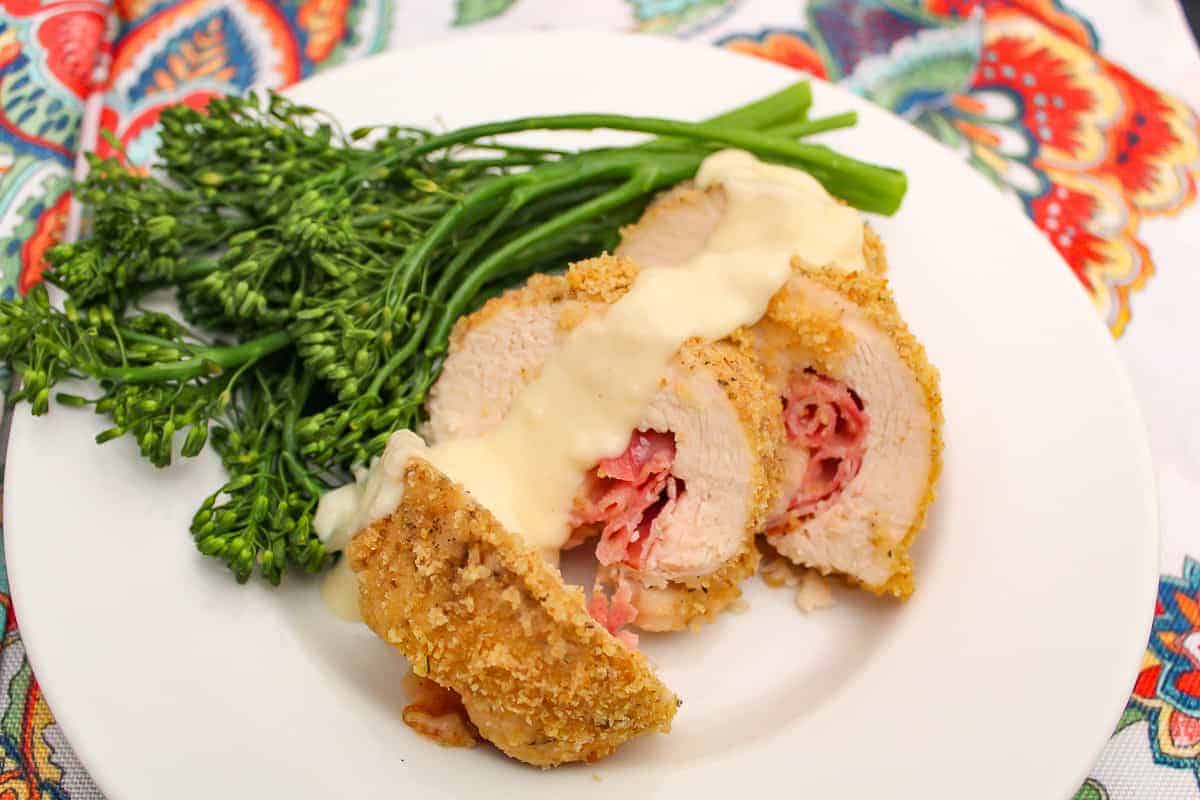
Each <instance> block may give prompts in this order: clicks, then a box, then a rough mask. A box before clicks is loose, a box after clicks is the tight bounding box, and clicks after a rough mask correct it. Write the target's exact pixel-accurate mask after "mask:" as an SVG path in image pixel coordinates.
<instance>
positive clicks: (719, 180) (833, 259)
mask: <svg viewBox="0 0 1200 800" xmlns="http://www.w3.org/2000/svg"><path fill="white" fill-rule="evenodd" d="M696 182H697V184H698V185H699V186H700V187H701V188H707V187H711V186H717V185H720V186H722V187H723V188H724V191H725V194H726V199H727V202H726V209H725V213H724V214H723V215H722V218H721V220H720V222H719V223H718V225H717V227H716V229H715V230H714V231H713V233H712V234H711V235H710V237H709V239H708V241H707V242H706V243H705V246H704V248H703V249H702V250H701V251H700V252H699V253H698V254H697V255H696V256H694V257H693V258H691V259H690V260H688V261H687V262H685V263H683V264H681V265H678V266H676V267H673V268H670V269H648V270H643V271H642V272H641V273H639V275H638V276H637V279H636V280H635V282H634V284H633V286H632V287H631V288H630V289H629V291H628V292H627V293H626V294H625V295H624V296H623V297H621V298H620V299H619V300H617V301H616V302H615V303H613V304H612V305H611V306H609V307H608V308H607V309H605V311H604V313H602V314H596V315H594V316H591V317H589V318H588V319H586V320H584V321H583V322H582V323H581V324H580V325H578V326H577V327H576V328H575V329H573V330H572V331H571V333H570V334H569V335H568V336H567V338H566V340H565V341H564V343H563V345H562V347H561V348H560V349H559V350H558V351H557V352H556V353H555V354H554V355H553V357H552V358H551V359H550V360H549V361H548V362H547V363H546V364H545V366H544V367H543V369H542V372H541V374H540V375H539V376H538V377H537V379H535V380H534V381H533V382H531V383H530V384H529V385H528V386H526V387H525V388H524V389H523V390H522V391H521V393H520V394H519V395H518V396H517V399H516V401H515V403H514V405H513V408H512V409H511V410H510V411H509V413H508V416H506V417H505V418H504V420H503V421H502V422H501V423H500V424H499V425H498V426H497V427H496V428H494V429H492V430H491V431H489V432H488V433H486V434H485V435H483V436H480V437H477V438H471V439H461V440H457V441H450V442H445V443H442V444H439V445H437V446H435V447H432V448H430V447H425V445H424V444H423V443H422V442H421V441H420V439H419V438H418V437H416V435H415V434H413V433H411V432H409V431H401V432H399V433H397V434H395V435H394V436H393V437H392V439H391V441H389V443H388V447H387V450H386V452H385V453H384V455H383V457H382V459H381V460H380V461H379V462H378V463H377V464H376V465H375V466H374V467H373V468H372V470H371V473H370V475H369V476H368V477H367V478H366V480H365V482H364V483H363V484H362V485H361V486H360V487H358V488H357V489H356V490H355V492H357V499H356V505H357V509H356V511H355V513H353V514H350V513H348V512H347V511H346V510H345V505H346V503H347V501H348V500H350V499H351V498H355V493H354V492H345V493H343V494H342V495H338V494H337V491H342V490H337V491H335V492H331V493H330V495H328V496H327V497H328V502H329V503H330V506H331V507H330V508H328V509H322V513H319V514H318V518H317V529H318V532H319V533H321V534H322V535H323V536H327V537H330V538H329V546H330V547H331V548H333V549H337V548H339V547H341V546H344V545H345V543H346V542H347V541H348V539H349V537H350V536H351V535H352V534H353V533H355V532H357V531H358V530H360V529H361V528H362V527H364V526H366V525H369V524H370V523H372V522H374V521H376V520H378V519H380V518H382V517H384V516H386V515H387V514H388V513H390V512H391V510H393V509H394V508H395V507H396V506H397V504H398V503H399V501H400V498H401V496H402V492H403V487H402V477H403V471H404V466H405V464H407V462H408V459H409V458H411V457H412V456H413V455H420V456H421V457H423V458H425V459H426V460H428V461H429V462H430V463H431V464H433V466H435V467H437V468H438V469H439V470H441V471H442V472H443V473H445V474H446V475H447V476H448V477H450V478H451V479H453V480H454V481H456V482H457V483H459V484H460V485H462V486H463V487H464V488H465V489H466V490H467V491H468V492H469V493H470V494H471V495H472V496H473V497H474V499H475V500H477V501H478V502H479V503H481V504H482V505H483V506H485V507H486V508H488V509H489V510H490V511H491V512H492V514H493V515H495V517H496V518H497V519H498V520H499V521H500V522H501V523H502V524H503V525H504V526H505V527H506V528H508V529H509V530H510V531H513V532H515V533H519V534H521V535H522V536H523V537H524V538H525V541H526V542H528V543H529V545H530V546H531V547H535V548H538V549H540V550H542V551H543V552H544V553H546V554H547V555H548V557H551V558H555V557H556V556H557V552H558V550H559V549H561V547H562V545H563V544H564V543H565V541H566V540H567V537H568V536H569V534H570V529H569V525H568V517H569V515H570V512H571V507H572V504H573V502H574V499H575V496H576V494H577V493H578V491H579V489H580V486H581V484H582V479H583V475H584V473H585V472H586V471H587V470H589V469H590V468H592V467H593V466H594V465H595V464H596V462H597V461H599V460H600V459H602V458H606V457H610V456H615V455H617V454H619V453H620V452H621V451H622V450H623V449H624V448H625V446H626V444H627V443H628V441H629V433H630V431H631V430H633V429H634V428H635V427H636V426H637V424H638V421H639V418H640V417H641V415H642V413H643V411H644V410H645V408H646V407H647V406H648V405H649V403H650V401H651V399H652V398H653V397H654V395H655V394H656V393H657V392H658V390H659V388H660V385H661V382H662V380H663V375H664V373H665V371H666V369H667V366H668V364H669V363H670V361H671V359H672V358H673V357H674V356H675V354H676V352H677V351H678V350H679V348H680V346H681V345H682V344H683V343H684V342H685V341H687V340H688V339H691V338H693V337H695V338H699V339H703V340H716V339H721V338H723V337H725V336H727V335H729V334H730V333H732V332H733V331H734V330H736V329H737V328H739V327H741V326H745V325H752V324H754V323H755V322H756V321H758V319H759V318H760V317H761V316H762V315H763V313H764V312H765V311H766V308H767V304H768V303H769V302H770V300H771V297H772V296H773V295H774V294H775V293H776V292H777V291H778V290H779V289H780V288H781V287H782V286H783V284H784V282H785V281H786V280H787V278H788V276H789V274H790V272H791V263H792V260H793V258H799V259H801V260H802V261H804V262H805V263H806V264H808V265H811V266H814V267H822V266H838V267H841V268H845V269H858V268H861V267H862V265H863V254H862V246H863V225H862V221H861V219H860V218H859V216H858V214H857V213H856V212H855V211H854V210H853V209H851V208H848V207H846V206H843V205H841V204H839V203H837V202H836V201H835V200H834V199H833V198H832V197H830V196H829V195H828V194H827V193H826V192H825V190H824V189H823V188H822V187H821V185H820V184H819V183H818V182H817V181H816V180H815V179H813V178H812V177H811V176H809V175H807V174H806V173H803V172H799V171H797V170H793V169H790V168H787V167H780V166H776V165H770V164H764V163H762V162H760V161H758V160H757V159H756V158H754V157H753V156H751V155H750V154H748V153H745V152H741V151H737V150H724V151H721V152H719V153H715V154H713V155H712V156H709V157H708V158H707V159H706V160H705V161H704V163H703V165H702V166H701V167H700V170H699V172H698V173H697V175H696ZM325 503H326V500H325V499H323V500H322V506H324V505H325ZM334 505H336V506H337V507H336V508H334V507H333V506H334ZM331 580H332V579H331Z"/></svg>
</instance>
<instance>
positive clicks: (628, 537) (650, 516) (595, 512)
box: [571, 431, 683, 569]
mask: <svg viewBox="0 0 1200 800" xmlns="http://www.w3.org/2000/svg"><path fill="white" fill-rule="evenodd" d="M674 463H675V436H674V435H673V434H670V433H660V432H658V431H634V432H633V435H632V436H630V437H629V444H628V446H626V448H625V450H624V452H622V453H621V454H620V455H618V456H615V457H613V458H606V459H603V460H601V461H600V463H598V464H597V465H596V468H595V469H593V470H592V471H591V472H589V473H588V474H587V476H586V477H585V479H584V485H583V489H582V490H581V491H580V494H579V496H578V498H576V501H575V509H574V512H573V513H572V517H571V524H572V526H573V527H574V528H575V529H576V531H577V534H576V536H574V537H573V539H572V541H573V542H574V543H575V544H579V543H580V538H581V537H583V538H586V536H587V533H586V531H587V530H589V528H588V526H594V525H602V526H603V527H602V528H601V530H600V543H599V544H598V545H597V546H596V558H597V560H598V561H599V562H600V563H601V564H602V565H604V566H608V565H610V564H617V563H623V564H626V565H628V566H630V567H633V568H634V569H640V568H641V567H642V565H643V564H644V563H645V561H646V556H647V555H649V553H650V550H651V548H652V547H654V543H655V539H656V538H657V537H656V533H657V532H656V531H655V528H654V520H655V519H656V518H657V517H658V515H659V514H661V513H663V512H666V513H668V514H669V513H670V511H671V509H672V508H673V507H674V505H675V503H676V502H677V501H678V499H679V497H680V496H681V495H682V493H683V482H682V481H680V480H679V479H678V478H676V477H675V476H673V475H672V474H671V466H672V465H673V464H674Z"/></svg>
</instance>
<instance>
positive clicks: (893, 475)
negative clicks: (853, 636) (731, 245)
mask: <svg viewBox="0 0 1200 800" xmlns="http://www.w3.org/2000/svg"><path fill="white" fill-rule="evenodd" d="M726 202H727V199H726V196H725V192H724V190H723V189H722V188H721V187H719V186H718V187H714V188H710V189H707V190H701V189H698V188H696V187H695V186H693V185H691V184H682V185H680V186H678V187H676V188H674V189H671V190H669V191H667V192H665V193H664V194H663V195H662V196H660V197H659V198H658V199H657V200H656V201H655V202H654V203H653V204H652V205H651V206H650V207H649V208H648V209H647V210H646V212H645V213H644V214H643V215H642V218H641V219H640V220H639V221H638V222H637V223H636V224H634V225H631V226H628V227H627V228H625V229H624V230H623V231H622V241H621V245H620V246H619V247H618V248H617V255H618V256H621V257H625V258H630V259H633V260H636V261H637V262H638V263H639V264H641V265H642V266H643V267H648V268H656V269H661V268H668V269H669V268H671V267H673V266H676V265H679V264H682V263H684V262H685V261H687V260H688V259H689V258H691V257H692V256H694V255H695V254H696V253H698V252H700V250H701V249H702V248H703V247H704V246H705V242H706V241H707V240H708V238H709V236H710V235H711V234H712V233H713V231H715V230H716V229H717V226H718V225H719V224H720V222H721V220H722V217H723V215H724V213H725V209H726ZM863 261H864V263H865V269H857V270H846V269H842V268H839V267H836V266H833V267H822V268H819V269H818V268H813V267H812V266H811V265H808V264H805V263H803V262H801V261H800V260H798V259H797V260H794V261H793V274H792V277H791V278H790V279H789V281H788V283H787V284H786V285H785V286H784V287H783V289H782V290H781V291H780V292H779V293H778V294H777V295H776V296H775V297H774V298H773V299H772V301H771V304H770V306H769V307H768V310H767V313H766V315H765V316H764V317H763V319H762V320H761V321H760V322H759V323H758V324H756V325H754V326H753V327H752V328H750V329H749V330H748V331H740V332H737V333H735V334H734V335H733V337H732V338H733V339H734V340H735V341H737V342H739V343H741V344H742V345H744V346H745V347H746V348H748V349H749V350H751V351H753V352H754V353H755V354H756V357H757V359H758V362H759V364H760V365H761V366H762V368H763V370H764V373H765V376H766V378H767V381H768V382H769V383H770V384H771V385H772V386H773V387H774V390H775V391H776V393H777V394H778V395H779V397H780V398H781V400H782V405H781V413H782V416H783V423H784V425H783V430H784V438H783V440H782V444H781V447H780V452H781V454H782V457H783V462H784V470H783V472H782V473H781V476H782V477H781V482H780V486H779V499H778V502H777V504H776V506H775V508H774V509H773V510H772V514H771V516H770V519H769V520H768V522H767V524H766V532H767V537H768V541H770V542H771V543H772V544H773V545H774V546H775V547H776V548H777V549H778V550H779V551H780V552H781V553H783V554H784V555H786V556H788V558H790V559H792V560H793V561H794V562H796V563H797V564H802V565H804V566H808V567H811V568H813V569H816V570H818V571H820V572H822V573H831V572H835V573H839V574H841V575H844V576H846V577H847V578H849V579H850V580H851V581H853V582H855V583H858V584H860V585H862V586H864V587H866V588H867V589H870V590H871V591H873V592H876V593H878V594H891V595H894V596H897V597H906V596H908V595H909V594H910V593H911V592H912V589H913V579H912V559H911V557H910V556H909V553H908V548H909V546H910V545H911V544H912V541H913V539H914V538H915V536H916V535H917V533H918V532H919V531H920V529H921V528H922V527H923V526H924V523H925V516H926V512H927V509H928V508H929V505H930V503H931V502H932V499H933V493H934V485H935V483H936V481H937V478H938V473H939V471H940V466H941V446H942V443H941V423H942V411H941V396H940V394H939V390H938V378H937V372H936V370H934V369H933V367H932V366H931V365H930V364H929V361H928V359H927V358H926V356H925V351H924V349H923V348H922V347H921V345H920V343H918V342H917V340H916V338H915V337H914V336H913V335H912V333H910V332H909V330H908V327H907V326H906V325H905V324H904V321H903V320H902V319H901V317H900V313H899V311H898V309H897V308H896V304H895V302H894V300H893V299H892V294H891V289H890V287H889V286H888V283H887V279H886V277H885V275H886V273H887V260H886V256H885V253H884V248H883V244H882V243H881V242H880V240H879V239H878V237H876V236H875V234H874V233H873V232H872V231H871V229H870V228H869V227H867V228H866V229H865V231H864V238H863Z"/></svg>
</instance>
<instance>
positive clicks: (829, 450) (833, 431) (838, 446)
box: [783, 369, 871, 516]
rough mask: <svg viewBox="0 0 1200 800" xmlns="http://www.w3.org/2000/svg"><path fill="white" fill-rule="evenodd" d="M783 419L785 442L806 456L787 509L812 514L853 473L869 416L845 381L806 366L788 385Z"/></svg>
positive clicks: (864, 441) (859, 463) (863, 445)
mask: <svg viewBox="0 0 1200 800" xmlns="http://www.w3.org/2000/svg"><path fill="white" fill-rule="evenodd" d="M783 423H784V428H785V429H786V430H787V438H788V443H789V445H791V446H792V447H794V448H799V449H802V450H803V451H804V452H805V453H806V455H807V459H806V463H805V466H804V471H803V474H802V476H801V477H800V479H799V483H798V484H797V486H796V489H795V491H794V493H793V494H792V496H791V498H790V500H789V501H788V505H787V511H788V513H791V514H797V515H800V516H808V515H811V514H815V513H817V512H818V511H819V510H821V508H823V507H824V506H825V505H827V504H828V503H829V502H831V501H832V500H834V499H835V498H836V497H837V496H838V494H840V493H841V491H842V489H844V488H845V487H846V486H847V485H848V484H849V483H850V481H852V480H854V478H855V476H856V475H858V471H859V470H860V469H861V468H862V463H863V456H864V455H866V451H867V428H868V427H869V426H870V424H871V418H870V416H869V415H868V414H867V411H866V408H865V407H864V406H863V402H862V399H861V398H859V396H858V395H857V394H855V392H854V390H853V389H851V388H850V387H849V386H847V385H846V384H845V383H843V382H841V381H839V380H835V379H833V378H830V377H828V376H827V375H821V374H819V373H817V372H816V371H815V370H812V369H805V370H802V371H798V372H797V373H796V374H795V375H793V376H792V379H791V381H790V382H789V383H788V389H787V393H786V394H785V395H784V397H783Z"/></svg>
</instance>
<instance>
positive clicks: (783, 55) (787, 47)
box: [725, 31, 829, 78]
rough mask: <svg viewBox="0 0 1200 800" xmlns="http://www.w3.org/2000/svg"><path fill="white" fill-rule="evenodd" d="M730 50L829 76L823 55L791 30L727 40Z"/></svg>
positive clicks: (811, 73) (818, 75)
mask: <svg viewBox="0 0 1200 800" xmlns="http://www.w3.org/2000/svg"><path fill="white" fill-rule="evenodd" d="M725 46H726V47H728V48H729V49H730V50H735V51H737V52H739V53H745V54H746V55H749V56H755V57H757V58H765V59H766V60H768V61H774V62H775V63H777V64H783V65H784V66H786V67H791V68H792V69H798V70H800V71H801V72H807V73H808V74H810V75H816V76H817V77H818V78H828V77H829V75H828V73H827V72H826V71H825V65H824V64H823V63H822V62H821V56H820V55H819V54H818V53H817V51H816V50H814V49H813V48H812V46H811V45H810V44H808V42H806V41H804V39H802V38H801V37H800V36H798V35H796V34H795V33H791V32H789V31H771V32H768V33H766V34H765V35H762V36H739V37H735V38H733V39H730V40H728V41H726V42H725Z"/></svg>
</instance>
